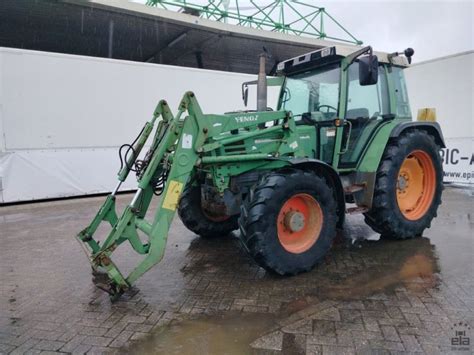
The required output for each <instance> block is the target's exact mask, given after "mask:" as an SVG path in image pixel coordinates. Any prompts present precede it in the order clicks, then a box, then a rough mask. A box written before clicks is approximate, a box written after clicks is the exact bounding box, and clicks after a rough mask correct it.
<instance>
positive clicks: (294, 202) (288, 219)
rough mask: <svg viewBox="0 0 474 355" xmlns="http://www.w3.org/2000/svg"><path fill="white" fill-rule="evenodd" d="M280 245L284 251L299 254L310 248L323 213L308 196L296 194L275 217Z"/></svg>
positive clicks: (316, 235) (314, 200) (316, 203)
mask: <svg viewBox="0 0 474 355" xmlns="http://www.w3.org/2000/svg"><path fill="white" fill-rule="evenodd" d="M277 226H278V227H277V231H278V239H279V241H280V244H281V245H282V246H283V248H284V249H285V250H286V251H289V252H290V253H294V254H299V253H303V252H305V251H306V250H308V249H309V248H311V247H312V246H313V245H314V243H316V241H317V240H318V238H319V235H320V233H321V228H322V226H323V211H322V209H321V206H320V205H319V203H318V201H316V199H315V198H314V197H312V196H311V195H308V194H304V193H301V194H296V195H293V196H292V197H290V198H289V199H288V200H287V201H286V202H285V203H284V204H283V206H282V207H281V209H280V212H279V214H278V217H277Z"/></svg>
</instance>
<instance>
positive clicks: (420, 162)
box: [397, 150, 436, 221]
mask: <svg viewBox="0 0 474 355" xmlns="http://www.w3.org/2000/svg"><path fill="white" fill-rule="evenodd" d="M435 191H436V170H435V167H434V164H433V160H432V159H431V157H430V156H429V155H428V153H426V152H424V151H422V150H415V151H413V152H411V153H410V154H408V156H407V157H406V158H405V160H404V161H403V163H402V166H401V167H400V170H399V172H398V180H397V203H398V207H399V209H400V212H401V213H402V214H403V216H404V217H405V218H406V219H408V220H410V221H416V220H418V219H420V218H422V217H423V216H424V215H425V214H426V212H427V211H428V210H429V208H430V206H431V203H432V202H433V198H434V195H435Z"/></svg>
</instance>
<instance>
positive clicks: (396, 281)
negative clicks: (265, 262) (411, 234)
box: [124, 238, 439, 354]
mask: <svg viewBox="0 0 474 355" xmlns="http://www.w3.org/2000/svg"><path fill="white" fill-rule="evenodd" d="M374 239H376V238H370V240H363V241H361V240H359V241H357V245H355V246H354V245H352V246H349V247H348V244H351V243H336V245H335V246H334V248H333V251H332V253H331V256H330V257H329V258H328V261H327V262H326V265H322V266H321V267H319V268H316V269H315V270H313V271H312V272H310V273H307V274H302V275H300V276H297V277H294V278H291V279H289V278H275V277H274V276H271V275H264V277H263V278H261V279H250V280H248V281H247V282H248V283H247V284H245V285H247V286H245V285H242V288H245V287H254V288H256V289H257V290H259V288H260V289H261V290H262V292H264V290H265V287H268V286H269V284H270V285H276V286H279V287H276V289H278V290H280V291H279V292H280V293H276V294H274V296H272V297H275V298H282V299H286V300H287V301H286V302H284V303H282V306H281V308H280V309H279V311H278V312H277V314H275V315H270V314H267V313H264V314H249V313H237V314H236V313H233V314H232V313H230V314H229V313H227V314H225V315H218V316H216V315H214V316H209V315H208V316H204V317H200V318H199V319H197V320H187V321H182V322H179V323H175V324H173V325H171V326H167V327H162V328H160V329H159V330H158V331H156V332H155V333H153V334H151V335H150V336H148V337H147V338H145V339H144V340H141V341H139V342H135V343H134V344H132V345H131V346H130V347H129V348H127V349H124V352H127V353H128V352H133V353H141V354H143V353H145V354H151V353H154V354H155V353H159V354H165V353H166V354H248V353H250V352H251V348H250V345H249V344H250V343H252V342H253V341H255V340H256V339H258V338H259V339H262V338H260V337H261V336H262V334H266V333H268V332H269V331H270V330H274V329H275V328H274V327H275V322H277V321H279V320H282V319H285V318H286V317H288V316H290V315H291V314H295V312H300V311H303V312H305V311H306V310H310V309H311V308H312V307H313V308H314V306H315V305H317V304H318V303H319V302H321V301H324V300H336V301H337V300H360V299H364V298H365V297H368V296H371V295H373V294H377V293H381V292H383V293H386V294H388V293H389V292H390V291H394V290H395V289H397V288H399V287H404V288H405V289H407V290H410V291H411V292H417V291H422V290H425V289H426V288H433V287H435V286H436V283H437V282H438V278H439V275H438V273H439V267H438V262H437V260H438V259H437V255H436V253H435V252H434V246H433V245H432V244H431V243H430V240H429V239H427V238H416V239H413V240H405V241H390V240H383V239H381V240H374ZM202 245H205V244H204V243H203V244H202ZM202 245H200V244H199V243H198V242H197V243H196V244H195V245H194V246H193V248H201V247H202V248H207V247H211V246H202ZM206 254H207V252H206ZM217 260H219V259H217ZM217 260H216V261H215V262H212V260H211V261H209V260H197V261H196V262H195V263H190V264H189V265H188V266H187V268H186V270H187V271H185V272H190V273H191V274H193V273H196V272H197V271H198V272H199V273H201V274H206V273H207V274H208V275H213V276H212V277H216V278H219V275H220V273H223V274H224V273H225V272H226V267H229V266H226V264H225V263H222V262H218V261H217ZM212 265H218V266H219V267H211V266H212ZM182 272H183V271H182ZM283 285H284V286H283ZM298 288H301V290H303V292H298V291H297V290H298ZM292 293H294V294H293V297H292V296H291V295H292ZM296 295H298V296H296ZM265 339H266V338H265ZM285 344H286V343H285ZM285 349H286V348H285Z"/></svg>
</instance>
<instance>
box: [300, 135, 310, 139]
mask: <svg viewBox="0 0 474 355" xmlns="http://www.w3.org/2000/svg"><path fill="white" fill-rule="evenodd" d="M310 138H311V137H310V136H301V137H300V139H310Z"/></svg>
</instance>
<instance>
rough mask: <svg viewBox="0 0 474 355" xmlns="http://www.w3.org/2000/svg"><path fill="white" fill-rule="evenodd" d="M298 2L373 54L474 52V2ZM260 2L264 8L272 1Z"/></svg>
mask: <svg viewBox="0 0 474 355" xmlns="http://www.w3.org/2000/svg"><path fill="white" fill-rule="evenodd" d="M134 1H136V2H145V0H134ZM300 1H302V2H307V3H311V4H314V5H316V6H319V7H324V8H325V9H326V11H327V12H328V13H329V14H331V15H332V16H333V17H334V18H335V19H336V20H337V21H338V22H340V23H341V24H342V25H343V26H344V27H345V28H346V29H347V30H348V31H349V32H351V33H352V34H353V35H354V36H355V37H356V38H358V39H360V40H362V41H363V42H364V44H365V45H369V44H370V45H371V46H372V47H373V48H374V49H375V50H379V51H385V52H394V51H402V50H404V49H405V48H407V47H412V48H413V49H414V50H415V55H414V57H413V62H414V63H416V62H420V61H424V60H428V59H432V58H437V57H442V56H446V55H449V54H454V53H459V52H464V51H468V50H472V49H474V35H473V33H474V25H473V23H474V0H470V1H469V0H468V1H466V0H464V1H460V0H444V1H429V0H423V1H419V0H417V1H415V0H397V1H390V0H373V1H366V0H306V1H304V0H300ZM190 2H192V3H201V4H202V3H206V1H202V0H194V1H190ZM256 2H257V3H258V4H260V3H261V4H262V5H265V4H268V3H269V0H265V1H258V0H257V1H256ZM233 3H235V0H231V1H230V6H231V7H232V4H233ZM239 5H240V6H249V5H250V2H249V1H248V0H239ZM290 16H291V15H290ZM290 16H289V17H290ZM287 20H291V19H287ZM325 30H326V32H327V33H328V34H329V35H330V34H331V33H333V34H334V35H336V36H338V35H339V34H340V32H339V31H338V30H337V29H335V28H334V27H331V25H330V23H329V22H326V29H325Z"/></svg>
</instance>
